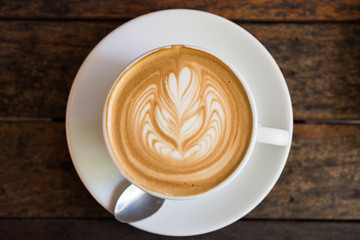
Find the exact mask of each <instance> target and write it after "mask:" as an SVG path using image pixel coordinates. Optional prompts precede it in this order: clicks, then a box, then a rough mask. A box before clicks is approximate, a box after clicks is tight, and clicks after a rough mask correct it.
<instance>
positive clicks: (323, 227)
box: [0, 219, 360, 240]
mask: <svg viewBox="0 0 360 240" xmlns="http://www.w3.org/2000/svg"><path fill="white" fill-rule="evenodd" d="M0 237H1V238H2V239H12V240H17V239H19V240H23V239H52V240H57V239H87V240H92V239H126V240H135V239H148V240H152V239H156V240H162V239H169V240H171V239H174V240H175V239H178V238H176V237H167V236H159V235H155V234H151V233H147V232H144V231H142V230H139V229H135V228H133V227H131V226H129V225H127V224H122V223H119V222H116V221H115V219H1V220H0ZM359 237H360V223H358V222H326V221H325V222H312V221H309V222H302V221H246V220H241V221H237V222H235V223H233V224H232V225H230V226H228V227H225V228H223V229H220V230H218V231H215V232H211V233H207V234H203V235H199V236H191V237H184V238H183V239H187V240H195V239H196V240H202V239H203V240H210V239H259V240H260V239H314V240H315V239H316V240H319V239H326V240H332V239H334V240H335V239H336V240H337V239H347V240H351V239H354V240H357V239H359Z"/></svg>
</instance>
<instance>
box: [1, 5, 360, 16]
mask: <svg viewBox="0 0 360 240" xmlns="http://www.w3.org/2000/svg"><path fill="white" fill-rule="evenodd" d="M173 8H187V9H188V8H190V9H197V10H202V11H208V12H211V13H215V14H218V15H220V16H223V17H226V18H229V19H233V20H245V21H309V20H310V21H313V20H316V21H329V20H341V21H344V20H347V21H348V20H360V3H359V1H357V0H343V1H337V0H319V1H306V0H271V1H270V0H256V1H247V0H227V1H224V0H203V1H181V0H172V1H168V0H159V1H156V2H154V1H150V0H145V1H133V0H123V1H115V0H105V1H96V0H91V1H79V0H76V1H64V0H63V1H51V2H49V1H46V0H35V1H25V0H17V1H3V2H2V4H1V5H0V18H5V19H14V18H36V19H39V18H43V19H52V18H54V19H68V18H76V19H129V18H134V17H137V16H139V15H142V14H146V13H149V12H153V11H157V10H163V9H173Z"/></svg>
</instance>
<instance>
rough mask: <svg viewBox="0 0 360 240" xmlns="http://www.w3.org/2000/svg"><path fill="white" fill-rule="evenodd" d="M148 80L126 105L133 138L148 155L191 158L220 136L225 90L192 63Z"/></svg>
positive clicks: (225, 111)
mask: <svg viewBox="0 0 360 240" xmlns="http://www.w3.org/2000/svg"><path fill="white" fill-rule="evenodd" d="M193 65H194V66H192V65H189V66H187V67H184V68H183V69H181V71H180V74H179V75H178V76H176V75H175V73H170V74H169V75H168V76H161V73H159V72H158V73H154V74H153V76H155V75H157V76H158V77H159V78H160V79H161V80H162V81H161V80H160V81H159V82H158V83H154V84H151V85H150V86H148V87H147V88H146V89H144V91H142V92H141V94H140V96H134V97H133V99H136V100H135V101H134V102H133V104H131V106H130V108H129V112H130V113H131V115H130V119H134V120H135V122H134V129H135V132H134V135H133V136H132V137H133V138H134V140H135V139H136V142H137V144H139V145H142V146H143V150H144V151H147V152H148V154H149V155H150V156H152V157H154V158H159V157H165V158H166V159H167V160H169V161H172V160H173V159H178V160H179V161H186V160H190V159H191V161H197V160H201V159H203V158H206V157H207V155H209V154H211V153H212V151H213V150H214V149H215V148H216V146H217V145H218V143H219V142H220V141H222V140H223V138H224V135H225V133H226V130H229V129H226V128H225V125H226V121H227V119H228V118H229V117H230V109H229V107H228V106H227V104H226V102H227V99H226V96H225V92H223V91H220V90H221V89H220V87H219V86H218V84H217V83H216V81H215V80H214V79H212V78H211V76H210V74H209V73H207V72H206V71H207V69H203V68H202V67H201V66H199V65H198V64H193Z"/></svg>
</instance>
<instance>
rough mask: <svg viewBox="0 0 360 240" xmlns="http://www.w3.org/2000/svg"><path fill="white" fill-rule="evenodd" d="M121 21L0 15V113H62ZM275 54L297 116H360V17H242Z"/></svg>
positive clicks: (53, 115) (6, 115) (48, 115)
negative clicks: (334, 20) (90, 59)
mask: <svg viewBox="0 0 360 240" xmlns="http://www.w3.org/2000/svg"><path fill="white" fill-rule="evenodd" d="M121 24H122V22H77V21H71V22H42V21H9V22H0V32H1V33H2V34H1V35H0V49H1V51H0V72H1V73H2V75H1V77H0V117H1V118H11V117H15V118H16V117H20V118H21V117H32V118H39V117H45V118H64V115H65V108H66V100H67V97H68V94H69V91H70V87H71V84H72V81H73V79H74V77H75V75H76V72H77V70H78V68H79V67H80V65H81V63H82V62H83V60H84V59H85V57H86V56H87V54H88V53H89V52H90V51H91V49H92V48H93V47H94V46H95V45H96V44H97V42H98V41H100V40H101V39H102V38H103V37H104V36H105V35H106V34H107V33H109V32H110V31H111V30H113V29H114V28H116V27H117V26H119V25H121ZM240 25H241V26H242V27H244V28H245V29H247V30H248V31H249V32H250V33H252V34H253V35H254V36H256V37H257V38H258V39H259V40H260V41H261V42H262V43H263V44H264V45H265V47H266V48H267V49H268V50H269V51H270V53H271V54H272V55H273V56H274V58H275V60H276V61H277V63H278V64H279V66H280V68H281V69H282V71H283V73H284V76H285V79H286V81H287V84H288V86H289V89H290V94H291V97H292V102H293V106H294V117H295V119H360V95H359V94H358V93H359V89H360V68H359V66H360V45H359V44H358V43H359V42H360V25H359V24H350V23H347V24H344V23H342V24H331V23H323V24H283V23H281V24H280V23H279V24H268V23H261V24H260V23H247V24H245V23H244V24H243V23H241V24H240Z"/></svg>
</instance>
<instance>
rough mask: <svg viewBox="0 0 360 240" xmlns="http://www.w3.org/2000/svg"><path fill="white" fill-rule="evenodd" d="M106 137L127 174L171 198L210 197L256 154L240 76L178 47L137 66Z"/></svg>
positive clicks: (114, 106)
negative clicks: (207, 194) (252, 149)
mask: <svg viewBox="0 0 360 240" xmlns="http://www.w3.org/2000/svg"><path fill="white" fill-rule="evenodd" d="M105 119H106V122H105V124H106V134H107V137H108V140H109V145H110V148H111V150H112V152H113V154H114V156H115V158H116V160H117V162H118V164H119V166H120V167H121V169H122V170H123V173H124V174H126V175H127V176H128V178H130V179H132V180H133V181H134V182H136V183H137V184H138V185H140V186H142V187H144V188H146V189H148V190H150V191H152V192H156V193H160V194H163V195H166V196H174V197H181V196H190V195H197V194H200V193H204V192H207V191H209V190H211V189H213V188H214V187H215V186H217V185H219V184H220V183H222V182H223V181H224V180H226V179H227V178H228V177H229V176H230V175H231V174H232V173H233V172H234V171H235V169H236V168H237V167H238V166H239V164H240V163H241V161H242V159H243V157H244V155H245V154H246V151H247V149H248V147H249V144H250V140H251V135H252V129H253V127H252V126H253V119H252V110H251V106H250V103H249V100H248V97H247V94H246V92H245V90H244V87H243V86H242V84H241V82H240V81H239V79H238V77H237V76H236V74H234V73H233V71H232V70H231V69H230V68H229V67H228V66H227V65H226V64H224V63H223V62H222V61H220V60H219V59H218V58H216V57H214V56H212V55H210V54H208V53H206V52H203V51H201V50H197V49H193V48H189V47H186V46H182V45H176V46H172V47H168V48H161V49H160V50H157V51H154V52H152V53H150V54H148V55H146V56H145V57H143V58H141V59H140V60H139V61H136V62H135V63H134V64H133V65H131V66H130V67H129V68H128V69H127V70H125V72H123V74H122V75H121V76H120V77H119V79H118V80H117V82H116V84H115V85H114V87H113V89H112V91H111V93H110V95H109V100H108V103H107V107H106V117H105Z"/></svg>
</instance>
